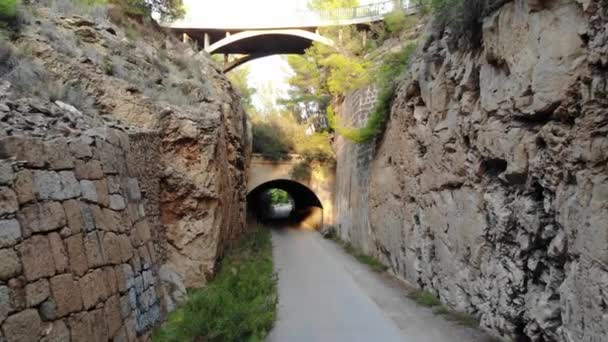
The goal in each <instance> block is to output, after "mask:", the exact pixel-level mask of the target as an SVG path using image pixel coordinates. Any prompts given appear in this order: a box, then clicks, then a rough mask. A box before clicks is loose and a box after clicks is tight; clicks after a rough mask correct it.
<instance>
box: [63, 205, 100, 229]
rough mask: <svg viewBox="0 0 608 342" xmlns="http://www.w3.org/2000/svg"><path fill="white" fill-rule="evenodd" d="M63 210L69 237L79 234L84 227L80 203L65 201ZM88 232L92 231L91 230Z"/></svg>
mask: <svg viewBox="0 0 608 342" xmlns="http://www.w3.org/2000/svg"><path fill="white" fill-rule="evenodd" d="M63 209H64V211H65V216H66V220H67V225H68V228H69V229H70V235H73V234H78V233H80V232H81V231H82V229H83V227H84V220H83V218H82V204H81V202H80V201H79V200H68V201H65V202H63ZM93 225H94V223H93ZM93 228H94V226H93ZM89 230H92V228H91V229H89Z"/></svg>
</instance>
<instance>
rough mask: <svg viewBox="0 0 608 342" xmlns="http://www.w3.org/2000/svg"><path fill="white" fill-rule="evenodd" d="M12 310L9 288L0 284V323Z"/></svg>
mask: <svg viewBox="0 0 608 342" xmlns="http://www.w3.org/2000/svg"><path fill="white" fill-rule="evenodd" d="M11 311H12V307H11V299H10V289H9V288H8V287H7V286H4V285H0V324H2V322H4V319H6V317H7V316H8V314H9V313H10V312H11Z"/></svg>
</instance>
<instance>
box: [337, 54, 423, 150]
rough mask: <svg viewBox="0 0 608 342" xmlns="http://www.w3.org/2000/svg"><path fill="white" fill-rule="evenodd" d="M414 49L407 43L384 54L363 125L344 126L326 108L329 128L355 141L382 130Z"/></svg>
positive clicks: (370, 136)
mask: <svg viewBox="0 0 608 342" xmlns="http://www.w3.org/2000/svg"><path fill="white" fill-rule="evenodd" d="M415 50H416V44H409V45H407V46H406V47H405V48H403V49H402V50H401V51H400V52H397V53H394V54H388V55H386V56H384V58H383V61H382V63H381V65H380V67H379V68H378V69H377V70H376V77H377V83H376V86H377V87H378V99H377V100H376V104H375V105H374V108H373V110H372V112H371V114H370V116H369V118H368V120H367V122H366V123H365V125H364V126H362V127H357V128H352V127H347V126H344V125H343V124H342V123H341V122H340V118H339V117H337V116H336V113H335V112H334V110H333V109H332V108H328V110H327V119H328V121H329V124H330V126H331V128H333V129H334V130H335V131H336V132H337V133H338V134H340V135H342V136H343V137H345V138H347V139H349V140H351V141H353V142H356V143H364V142H368V141H371V140H372V139H374V137H376V136H377V135H378V134H379V133H380V132H382V130H383V129H384V127H385V125H386V121H387V120H388V117H389V115H390V110H391V104H392V102H393V98H394V97H395V90H396V89H397V82H398V81H399V79H400V78H399V76H400V75H402V74H403V72H404V71H405V70H406V69H407V66H408V61H409V59H410V57H411V56H412V54H413V53H414V51H415Z"/></svg>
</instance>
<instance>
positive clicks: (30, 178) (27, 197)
mask: <svg viewBox="0 0 608 342" xmlns="http://www.w3.org/2000/svg"><path fill="white" fill-rule="evenodd" d="M14 189H15V192H16V193H17V200H19V204H23V203H28V202H32V201H34V200H35V199H36V193H35V190H34V174H33V173H32V171H30V170H21V171H19V172H18V173H17V175H16V177H15V182H14Z"/></svg>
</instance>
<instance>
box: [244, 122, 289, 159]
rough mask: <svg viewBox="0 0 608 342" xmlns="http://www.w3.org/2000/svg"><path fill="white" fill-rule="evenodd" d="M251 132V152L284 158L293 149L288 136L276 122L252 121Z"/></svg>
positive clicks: (272, 157) (267, 156)
mask: <svg viewBox="0 0 608 342" xmlns="http://www.w3.org/2000/svg"><path fill="white" fill-rule="evenodd" d="M252 133H253V152H254V153H260V154H262V155H263V156H264V157H266V158H269V159H273V160H278V159H284V158H286V157H287V155H288V154H289V153H290V152H292V151H293V150H294V146H293V145H292V143H291V141H290V139H289V137H288V136H287V135H286V134H285V133H284V131H283V130H282V129H281V127H280V126H279V125H278V124H277V123H276V122H272V121H270V122H265V121H261V122H260V121H257V122H256V121H254V122H253V126H252Z"/></svg>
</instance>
